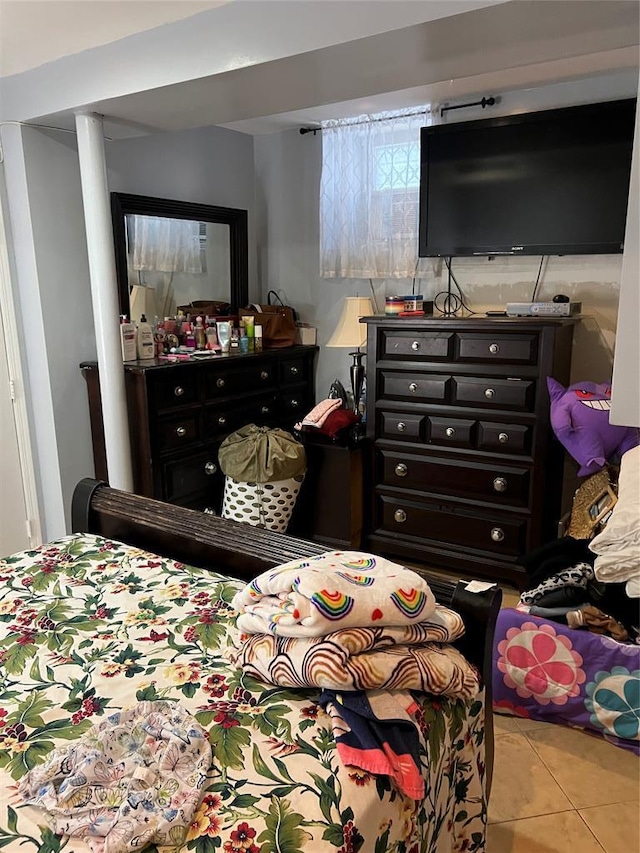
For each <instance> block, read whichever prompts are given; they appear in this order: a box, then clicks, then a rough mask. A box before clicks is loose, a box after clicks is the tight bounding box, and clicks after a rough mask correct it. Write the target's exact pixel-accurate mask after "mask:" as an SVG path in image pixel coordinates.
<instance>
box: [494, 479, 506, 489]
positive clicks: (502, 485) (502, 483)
mask: <svg viewBox="0 0 640 853" xmlns="http://www.w3.org/2000/svg"><path fill="white" fill-rule="evenodd" d="M493 488H494V489H495V490H496V492H506V491H507V481H506V480H505V478H504V477H496V478H495V480H494V481H493Z"/></svg>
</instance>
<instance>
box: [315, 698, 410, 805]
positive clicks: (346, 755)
mask: <svg viewBox="0 0 640 853" xmlns="http://www.w3.org/2000/svg"><path fill="white" fill-rule="evenodd" d="M320 705H322V707H323V708H324V709H325V711H326V712H327V714H329V716H330V717H331V723H332V728H333V735H334V738H335V741H336V749H337V750H338V755H339V757H340V760H341V761H342V763H343V764H344V765H346V766H347V767H358V768H359V769H360V770H365V771H366V772H367V773H371V774H373V775H374V776H389V777H390V778H391V779H393V780H394V782H395V783H396V785H397V786H398V788H399V789H400V790H401V791H402V793H404V794H406V795H407V796H409V797H412V798H413V799H415V800H422V799H424V778H423V776H422V773H421V772H420V736H419V734H418V728H417V726H416V724H415V722H414V721H413V720H412V719H411V717H410V713H411V712H412V711H415V710H417V703H416V702H415V700H414V699H413V697H412V696H411V695H410V694H409V693H408V692H407V691H404V690H396V691H388V690H384V691H378V690H372V691H369V692H367V693H362V692H353V693H335V692H334V691H332V690H324V691H323V692H322V693H321V695H320Z"/></svg>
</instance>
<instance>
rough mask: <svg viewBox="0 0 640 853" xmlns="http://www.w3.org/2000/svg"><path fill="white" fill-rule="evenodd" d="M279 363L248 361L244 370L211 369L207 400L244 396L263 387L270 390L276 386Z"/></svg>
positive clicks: (207, 378)
mask: <svg viewBox="0 0 640 853" xmlns="http://www.w3.org/2000/svg"><path fill="white" fill-rule="evenodd" d="M276 371H277V365H276V364H274V363H271V364H261V365H260V364H258V365H256V364H252V363H251V362H249V361H247V363H246V366H243V369H242V370H239V369H235V370H227V369H224V368H223V367H220V368H219V369H218V370H212V371H209V372H208V373H207V375H206V378H205V396H206V398H207V400H215V399H219V398H220V397H230V396H242V395H243V394H246V393H248V392H255V391H258V390H259V389H261V388H264V389H265V390H268V389H270V388H275V387H276V384H277V382H276V378H277V377H276Z"/></svg>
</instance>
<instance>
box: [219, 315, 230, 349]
mask: <svg viewBox="0 0 640 853" xmlns="http://www.w3.org/2000/svg"><path fill="white" fill-rule="evenodd" d="M217 326H218V340H219V341H220V347H221V348H222V352H223V353H226V352H229V346H230V344H231V323H230V322H229V320H219V321H218V323H217Z"/></svg>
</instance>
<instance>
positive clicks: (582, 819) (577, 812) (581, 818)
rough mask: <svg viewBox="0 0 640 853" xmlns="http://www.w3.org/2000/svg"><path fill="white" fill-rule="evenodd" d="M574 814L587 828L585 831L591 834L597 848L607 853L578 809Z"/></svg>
mask: <svg viewBox="0 0 640 853" xmlns="http://www.w3.org/2000/svg"><path fill="white" fill-rule="evenodd" d="M592 808H599V806H592ZM576 814H577V815H578V817H579V818H580V820H581V821H582V822H583V824H584V825H585V826H586V827H587V829H588V830H589V832H590V833H591V835H593V837H594V838H595V841H596V844H597V845H598V847H600V849H601V850H603V851H604V853H609V851H608V850H607V848H606V847H605V846H604V844H601V843H600V839H599V838H598V836H597V835H596V834H595V832H594V831H593V830H592V829H591V827H590V826H589V824H588V823H587V822H586V820H585V819H584V818H583V817H582V815H581V814H580V811H579V809H576ZM629 853H631V851H629Z"/></svg>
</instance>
